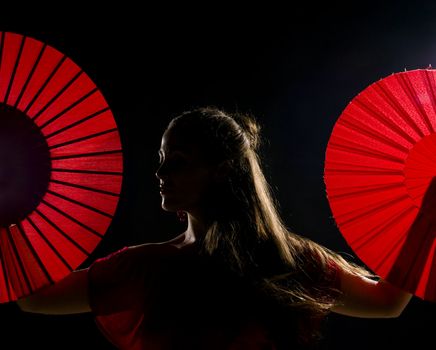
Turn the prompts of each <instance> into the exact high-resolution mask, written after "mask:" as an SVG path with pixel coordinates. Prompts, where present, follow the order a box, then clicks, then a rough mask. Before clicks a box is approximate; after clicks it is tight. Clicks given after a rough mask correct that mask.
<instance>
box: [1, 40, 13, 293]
mask: <svg viewBox="0 0 436 350" xmlns="http://www.w3.org/2000/svg"><path fill="white" fill-rule="evenodd" d="M2 36H3V33H2ZM2 42H3V40H2ZM0 232H1V231H0ZM3 249H4V247H3V244H1V245H0V262H1V265H2V271H3V276H4V280H5V289H6V293H7V294H8V296H7V300H8V301H10V300H11V299H12V297H11V291H10V288H11V284H10V282H9V274H8V270H7V269H6V266H5V255H4V253H3Z"/></svg>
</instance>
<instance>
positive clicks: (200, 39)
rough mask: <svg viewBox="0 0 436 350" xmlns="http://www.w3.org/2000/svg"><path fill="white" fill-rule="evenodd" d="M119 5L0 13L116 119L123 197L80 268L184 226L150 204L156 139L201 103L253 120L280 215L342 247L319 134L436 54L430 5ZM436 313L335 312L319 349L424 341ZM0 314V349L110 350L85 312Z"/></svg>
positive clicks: (5, 25) (324, 136) (3, 310)
mask: <svg viewBox="0 0 436 350" xmlns="http://www.w3.org/2000/svg"><path fill="white" fill-rule="evenodd" d="M350 3H351V2H350ZM429 3H430V2H429ZM122 5H123V4H122ZM124 5H125V6H122V7H120V8H116V7H113V8H108V7H106V8H100V12H95V13H92V14H91V13H89V11H88V10H85V8H83V7H82V8H77V7H75V8H74V9H68V8H66V9H64V10H63V11H62V12H61V11H59V12H58V13H57V14H56V15H45V16H43V15H41V16H34V18H33V20H31V21H30V20H28V19H24V18H22V17H20V16H11V14H10V13H9V14H8V15H6V14H5V13H2V14H1V17H0V30H3V31H14V32H17V33H20V34H24V35H29V36H32V37H34V38H36V39H38V40H41V41H44V42H46V43H48V44H49V45H51V46H53V47H55V48H57V49H58V50H60V51H61V52H63V53H65V54H66V55H67V56H69V57H70V58H71V59H72V60H73V61H75V62H76V63H77V64H78V65H79V66H80V67H81V68H82V69H83V70H84V71H85V72H86V73H87V74H88V75H89V76H90V77H91V78H92V79H93V80H94V82H95V83H96V84H97V86H98V87H99V88H100V89H101V90H102V92H103V94H104V96H105V97H106V99H107V101H108V103H109V105H110V106H111V108H112V111H113V113H114V116H115V118H116V121H117V123H118V126H119V129H120V135H121V139H122V143H123V148H124V157H125V158H124V159H125V163H124V165H125V177H124V183H123V191H122V195H121V199H120V203H119V206H118V210H117V213H116V215H115V218H114V220H113V223H112V225H111V227H110V229H109V230H108V232H107V234H106V236H105V238H104V240H103V241H102V242H101V244H100V245H99V246H98V248H97V249H96V250H95V252H94V253H93V254H92V256H90V258H89V259H88V260H87V261H86V262H85V263H84V264H83V267H85V266H88V265H89V263H90V262H92V261H93V260H95V259H96V258H97V257H100V256H103V255H105V254H107V253H109V252H111V251H113V250H114V249H118V248H121V247H122V246H124V245H129V244H136V243H139V242H151V241H157V240H161V239H166V238H168V237H171V236H173V235H175V234H176V233H179V232H181V230H182V229H183V227H182V226H181V225H180V223H178V222H177V220H176V218H175V216H174V215H173V214H168V213H165V212H163V211H162V210H161V209H160V206H159V204H160V197H159V193H158V186H157V185H158V182H157V180H156V178H155V177H154V171H155V168H156V166H157V159H158V157H157V150H158V148H159V144H160V137H161V134H162V131H163V129H164V127H165V126H166V124H167V123H168V121H169V120H170V118H171V117H173V116H175V115H177V114H178V113H180V112H182V111H184V110H186V109H189V108H192V107H196V106H204V105H215V106H218V107H221V108H224V109H226V110H228V111H235V110H238V111H241V112H249V113H252V114H254V115H255V116H256V117H257V118H258V119H259V121H260V122H261V124H262V126H263V136H264V141H265V142H264V146H263V149H262V156H263V159H264V168H265V172H266V175H267V178H268V179H269V180H270V182H271V184H272V185H273V188H274V191H275V193H276V195H277V198H278V200H279V202H280V210H281V213H282V215H283V219H284V220H285V222H286V223H287V225H288V226H289V227H290V228H292V229H293V230H295V231H296V232H298V233H300V234H302V235H305V236H307V237H310V238H312V239H314V240H316V241H317V242H320V243H322V244H324V245H326V246H328V247H329V248H332V249H334V250H336V251H340V252H344V253H349V254H352V251H351V250H350V248H349V247H348V245H347V244H346V242H345V241H344V239H343V237H342V236H341V234H340V232H339V231H338V229H337V227H336V226H335V223H334V220H333V219H332V216H331V212H330V208H329V205H328V202H327V199H326V196H325V186H324V183H323V162H324V155H325V149H326V146H327V142H328V139H329V135H330V133H331V131H332V128H333V126H334V123H335V121H336V119H337V118H338V116H339V115H340V113H341V112H342V110H343V109H344V108H345V107H346V105H347V104H348V102H349V101H350V100H351V99H352V98H353V97H354V96H355V95H356V94H357V93H359V92H360V91H361V90H363V89H364V88H365V87H366V86H368V85H369V84H371V83H373V82H375V81H377V80H379V79H381V78H383V77H385V76H387V75H389V74H391V73H394V72H399V71H403V70H404V69H407V70H412V69H416V68H426V67H428V66H429V65H430V64H436V36H435V34H436V25H435V23H436V8H435V7H434V6H432V5H430V4H426V3H423V4H418V3H416V2H415V3H412V2H410V3H407V2H405V1H396V2H393V1H392V2H380V3H378V4H376V3H371V2H365V3H359V2H354V3H351V4H349V5H347V6H344V5H341V4H338V3H329V4H328V5H322V6H320V5H316V4H313V3H307V4H306V5H302V4H300V5H298V6H296V5H295V4H294V5H292V4H288V5H289V6H287V7H289V8H287V9H286V8H281V9H280V8H276V9H274V11H273V10H271V8H272V6H270V8H265V7H263V6H259V7H257V8H255V9H254V8H246V9H245V10H244V11H240V10H238V11H236V9H234V8H231V7H227V8H225V9H224V8H222V7H220V6H218V5H215V6H210V7H208V8H205V7H202V8H196V9H192V10H190V9H187V8H183V9H182V8H175V7H172V6H170V5H169V4H167V5H162V6H161V8H159V9H156V8H151V7H150V6H148V5H144V8H143V9H140V8H139V7H138V8H136V7H128V5H127V4H124ZM70 6H71V5H70ZM73 10H74V11H73ZM67 14H68V15H69V16H68V18H66V17H67V16H66V15H67ZM356 260H357V259H356ZM435 313H436V307H435V305H434V304H430V303H427V302H424V301H422V300H419V299H417V298H415V299H413V300H412V302H411V304H410V305H409V307H408V308H407V310H406V311H405V312H404V313H403V314H402V315H401V317H399V318H397V319H388V320H383V319H377V320H366V319H354V318H347V317H342V316H337V315H331V316H330V317H329V319H328V322H327V324H326V326H325V340H324V346H325V348H326V349H348V348H353V349H368V348H371V347H372V346H383V345H385V346H388V345H389V346H392V347H395V346H399V347H401V345H402V344H404V343H405V342H408V341H410V342H412V343H415V344H417V345H416V348H422V347H423V346H424V345H422V344H425V343H428V344H430V345H429V346H431V344H432V341H433V334H432V332H433V331H434V324H435V320H436V316H435ZM0 324H1V325H2V327H1V328H0V329H1V333H0V339H1V342H2V343H1V349H16V348H24V346H29V345H30V346H31V347H32V345H33V346H34V347H36V348H44V349H67V348H84V349H85V348H86V349H88V348H89V349H90V348H96V349H112V347H111V346H110V345H109V344H108V342H107V341H106V340H105V339H104V338H103V337H102V336H101V335H100V333H99V332H98V330H97V328H96V326H95V324H94V323H93V320H92V317H91V316H90V315H72V316H44V315H32V314H24V313H22V312H20V311H19V310H18V309H17V307H16V306H15V305H14V304H6V305H0ZM8 344H10V345H8Z"/></svg>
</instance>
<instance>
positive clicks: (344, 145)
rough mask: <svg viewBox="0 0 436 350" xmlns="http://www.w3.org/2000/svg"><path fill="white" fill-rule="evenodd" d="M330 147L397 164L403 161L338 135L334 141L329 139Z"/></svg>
mask: <svg viewBox="0 0 436 350" xmlns="http://www.w3.org/2000/svg"><path fill="white" fill-rule="evenodd" d="M330 149H336V150H338V151H343V152H348V153H351V154H360V155H363V156H366V157H369V158H375V159H381V160H388V161H391V162H394V163H399V164H403V163H404V160H403V159H401V158H398V157H395V156H392V155H390V154H388V153H384V152H380V151H376V150H367V149H362V148H361V145H359V144H356V143H354V142H352V141H349V140H344V139H342V138H340V137H338V136H337V137H336V138H335V140H334V141H333V140H332V141H330Z"/></svg>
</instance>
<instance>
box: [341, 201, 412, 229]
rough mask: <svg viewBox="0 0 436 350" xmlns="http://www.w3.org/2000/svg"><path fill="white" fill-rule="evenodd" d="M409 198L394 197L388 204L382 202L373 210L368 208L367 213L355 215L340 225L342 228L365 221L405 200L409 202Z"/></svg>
mask: <svg viewBox="0 0 436 350" xmlns="http://www.w3.org/2000/svg"><path fill="white" fill-rule="evenodd" d="M408 198H409V196H408V195H406V194H404V195H401V196H397V197H394V198H392V199H390V200H388V201H386V202H382V204H380V205H377V206H374V207H373V208H371V209H369V208H368V209H367V210H366V211H364V212H363V213H361V214H358V215H355V216H353V217H351V218H349V219H347V220H344V221H340V224H341V226H345V225H348V224H350V223H352V222H355V221H356V220H363V219H364V218H365V217H367V216H369V215H372V214H375V213H379V212H380V211H382V210H384V209H385V208H386V207H389V206H392V205H394V204H397V203H399V202H401V201H403V200H407V199H408ZM359 211H360V210H359Z"/></svg>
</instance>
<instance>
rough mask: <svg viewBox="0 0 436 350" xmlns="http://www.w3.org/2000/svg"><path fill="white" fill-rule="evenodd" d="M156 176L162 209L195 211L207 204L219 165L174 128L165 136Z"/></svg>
mask: <svg viewBox="0 0 436 350" xmlns="http://www.w3.org/2000/svg"><path fill="white" fill-rule="evenodd" d="M159 158H160V163H159V167H158V169H157V171H156V177H157V178H158V179H159V183H160V195H161V197H162V204H161V205H162V208H163V209H164V210H167V211H177V210H184V211H187V212H191V213H192V212H194V211H196V210H198V209H199V208H200V209H201V207H202V206H203V205H205V204H206V200H207V192H208V189H209V188H210V186H213V185H214V181H215V180H214V179H215V169H216V167H215V166H213V165H210V164H207V162H206V161H205V158H204V155H203V154H202V152H201V150H200V148H199V147H198V146H195V145H194V143H190V142H184V140H182V138H181V137H179V136H177V135H176V134H175V133H174V132H173V131H171V129H169V130H167V131H166V132H165V133H164V134H163V136H162V143H161V148H160V150H159Z"/></svg>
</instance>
